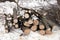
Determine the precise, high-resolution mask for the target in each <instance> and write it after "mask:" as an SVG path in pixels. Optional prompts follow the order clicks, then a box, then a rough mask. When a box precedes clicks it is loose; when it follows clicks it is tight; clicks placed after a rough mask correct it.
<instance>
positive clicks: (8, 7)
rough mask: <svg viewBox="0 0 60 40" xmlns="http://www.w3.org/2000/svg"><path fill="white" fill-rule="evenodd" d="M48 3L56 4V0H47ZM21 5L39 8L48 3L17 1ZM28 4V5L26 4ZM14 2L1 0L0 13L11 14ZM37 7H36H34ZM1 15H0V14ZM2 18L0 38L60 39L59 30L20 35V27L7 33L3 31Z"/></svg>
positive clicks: (35, 0) (17, 39)
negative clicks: (42, 33)
mask: <svg viewBox="0 0 60 40" xmlns="http://www.w3.org/2000/svg"><path fill="white" fill-rule="evenodd" d="M47 1H48V0H47ZM21 2H22V3H21ZM48 2H49V3H50V4H53V5H57V1H56V0H50V1H48ZM18 4H19V5H20V6H21V7H27V8H33V9H39V8H42V7H43V6H45V7H47V8H49V6H50V4H48V3H47V2H46V1H40V0H39V1H37V0H33V1H32V0H30V1H28V0H25V1H24V0H22V1H21V0H20V1H19V3H18ZM27 4H29V5H27ZM16 6H17V5H16V3H14V2H8V1H7V2H4V3H3V2H1V3H0V14H4V13H6V14H9V13H10V14H13V8H16ZM36 7H38V8H36ZM0 17H1V16H0ZM3 23H4V18H0V40H60V31H59V30H57V31H53V33H52V34H51V35H44V36H43V35H40V34H39V33H38V32H32V31H31V32H30V34H29V35H27V36H20V35H21V33H23V32H22V31H21V30H20V29H14V30H12V31H11V32H9V33H5V28H4V25H3Z"/></svg>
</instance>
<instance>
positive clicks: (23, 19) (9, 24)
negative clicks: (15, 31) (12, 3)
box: [5, 9, 56, 35]
mask: <svg viewBox="0 0 60 40" xmlns="http://www.w3.org/2000/svg"><path fill="white" fill-rule="evenodd" d="M14 10H15V9H14ZM24 10H25V13H24V16H18V15H17V11H16V10H15V12H14V13H13V15H10V14H8V15H6V14H5V16H6V17H5V20H6V23H5V29H6V32H10V30H11V29H12V28H21V30H22V31H23V34H24V35H28V34H29V33H30V31H33V32H36V31H38V33H40V34H42V35H45V34H51V33H52V29H53V26H55V25H56V24H55V23H54V22H52V21H51V20H49V19H47V18H46V17H45V16H46V15H47V13H48V12H44V13H42V12H41V14H40V12H36V11H35V10H30V9H24ZM32 16H36V17H37V19H33V18H32Z"/></svg>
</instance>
